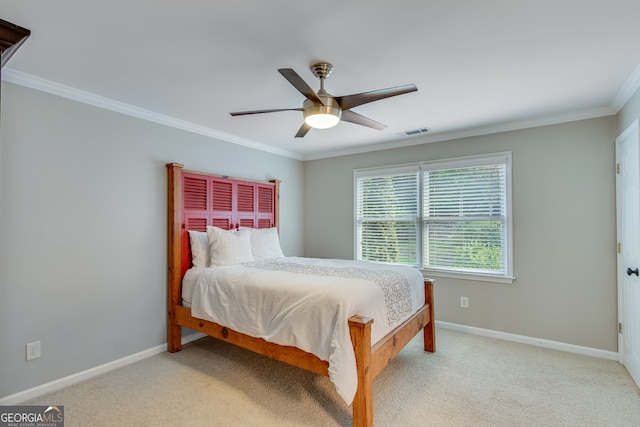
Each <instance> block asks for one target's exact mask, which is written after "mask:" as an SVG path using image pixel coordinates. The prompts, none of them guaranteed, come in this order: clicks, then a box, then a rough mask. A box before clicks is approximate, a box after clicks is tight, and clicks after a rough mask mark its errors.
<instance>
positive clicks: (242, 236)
mask: <svg viewBox="0 0 640 427" xmlns="http://www.w3.org/2000/svg"><path fill="white" fill-rule="evenodd" d="M250 236H251V234H250V233H247V232H242V233H241V232H240V231H238V232H237V233H235V232H232V231H226V230H223V229H222V228H218V227H214V226H212V225H209V226H207V237H209V256H210V258H209V266H210V267H222V266H225V265H238V264H242V263H243V262H250V261H253V256H252V255H251V241H250Z"/></svg>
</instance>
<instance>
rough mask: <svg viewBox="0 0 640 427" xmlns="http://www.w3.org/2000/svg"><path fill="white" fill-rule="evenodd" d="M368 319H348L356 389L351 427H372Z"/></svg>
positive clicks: (369, 330) (369, 322)
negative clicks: (355, 372)
mask: <svg viewBox="0 0 640 427" xmlns="http://www.w3.org/2000/svg"><path fill="white" fill-rule="evenodd" d="M372 324H373V319H372V318H370V317H362V316H353V317H351V318H350V319H349V330H350V333H351V343H352V344H353V350H354V352H355V355H356V369H357V371H358V389H357V391H356V396H355V397H354V399H353V426H354V427H372V426H373V372H372V370H371V369H370V365H371V325H372Z"/></svg>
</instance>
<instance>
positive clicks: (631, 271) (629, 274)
mask: <svg viewBox="0 0 640 427" xmlns="http://www.w3.org/2000/svg"><path fill="white" fill-rule="evenodd" d="M632 274H635V275H636V276H637V275H638V267H636V269H635V270H632V269H631V267H628V268H627V276H631V275H632Z"/></svg>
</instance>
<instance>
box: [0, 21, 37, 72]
mask: <svg viewBox="0 0 640 427" xmlns="http://www.w3.org/2000/svg"><path fill="white" fill-rule="evenodd" d="M30 35H31V31H30V30H27V29H26V28H22V27H20V26H18V25H15V24H12V23H11V22H7V21H5V20H3V19H0V52H2V54H1V56H2V59H1V60H0V68H2V67H4V64H6V63H7V61H8V60H9V58H11V55H13V54H14V53H15V52H16V51H17V50H18V49H19V48H20V46H22V44H23V43H24V42H25V41H26V40H27V38H28V37H29V36H30Z"/></svg>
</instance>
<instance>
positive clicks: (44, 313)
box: [0, 82, 304, 397]
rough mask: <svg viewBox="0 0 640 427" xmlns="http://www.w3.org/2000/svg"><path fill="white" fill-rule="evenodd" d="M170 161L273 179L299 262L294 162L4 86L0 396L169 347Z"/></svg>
mask: <svg viewBox="0 0 640 427" xmlns="http://www.w3.org/2000/svg"><path fill="white" fill-rule="evenodd" d="M168 162H179V163H183V164H184V165H185V167H186V168H188V169H194V170H202V171H210V172H213V173H221V174H228V175H232V176H238V177H246V178H252V179H258V180H268V179H272V178H278V179H281V180H282V186H281V190H282V194H281V209H282V210H281V221H282V223H283V224H286V226H285V227H282V233H281V237H282V246H283V250H284V252H285V254H287V255H302V249H303V233H302V231H303V222H302V219H303V216H302V215H301V212H302V208H303V206H302V199H303V182H302V181H303V167H304V165H303V163H302V162H300V161H297V160H293V159H290V158H285V157H282V156H277V155H273V154H268V153H265V152H261V151H257V150H253V149H249V148H245V147H242V146H238V145H233V144H229V143H225V142H221V141H216V140H213V139H211V138H207V137H204V136H200V135H196V134H192V133H189V132H185V131H181V130H176V129H172V128H169V127H165V126H162V125H159V124H155V123H151V122H147V121H143V120H139V119H135V118H132V117H128V116H125V115H121V114H118V113H114V112H110V111H106V110H103V109H100V108H96V107H91V106H88V105H84V104H80V103H78V102H75V101H70V100H67V99H63V98H60V97H57V96H53V95H49V94H46V93H43V92H39V91H35V90H31V89H28V88H25V87H21V86H17V85H13V84H10V83H7V82H2V128H1V133H0V343H1V344H0V397H4V396H7V395H11V394H14V393H17V392H20V391H23V390H27V389H29V388H32V387H35V386H38V385H41V384H44V383H47V382H49V381H52V380H55V379H58V378H63V377H65V376H68V375H71V374H74V373H77V372H81V371H83V370H86V369H89V368H93V367H95V366H99V365H101V364H104V363H107V362H110V361H114V360H117V359H119V358H122V357H125V356H128V355H131V354H134V353H137V352H139V351H142V350H147V349H150V348H153V347H155V346H158V345H161V344H163V343H166V308H165V307H166V287H167V285H166V265H167V264H166V240H167V238H166V236H167V233H166V229H167V219H166V218H167V211H166V209H167V208H166V200H167V198H166V191H167V190H166V171H165V166H164V165H165V164H166V163H168ZM33 341H41V342H42V357H41V358H40V359H37V360H34V361H30V362H25V344H27V343H29V342H33Z"/></svg>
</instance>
